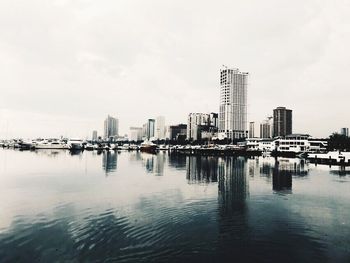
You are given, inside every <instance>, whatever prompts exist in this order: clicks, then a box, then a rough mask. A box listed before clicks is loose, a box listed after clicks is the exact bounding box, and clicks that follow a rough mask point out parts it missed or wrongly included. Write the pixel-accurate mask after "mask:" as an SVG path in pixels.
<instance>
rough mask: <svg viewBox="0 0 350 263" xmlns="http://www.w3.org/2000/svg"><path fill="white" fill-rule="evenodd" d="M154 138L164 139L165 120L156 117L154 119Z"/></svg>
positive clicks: (162, 117) (161, 117)
mask: <svg viewBox="0 0 350 263" xmlns="http://www.w3.org/2000/svg"><path fill="white" fill-rule="evenodd" d="M156 137H157V138H158V139H160V140H163V139H165V118H164V116H158V117H157V118H156Z"/></svg>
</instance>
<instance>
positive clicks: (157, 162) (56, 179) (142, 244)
mask: <svg viewBox="0 0 350 263" xmlns="http://www.w3.org/2000/svg"><path fill="white" fill-rule="evenodd" d="M0 200H1V201H0V261H1V262H39V261H40V262H55V261H56V262H65V261H69V262H96V261H104V262H282V261H283V262H350V170H348V169H344V168H339V167H335V166H333V167H329V166H321V165H318V166H315V165H312V164H308V163H306V162H305V161H303V160H300V159H286V158H280V159H278V160H275V159H274V158H262V157H260V158H252V159H246V158H233V157H225V158H221V157H220V158H218V157H185V156H178V155H169V154H167V153H159V154H157V155H150V154H146V153H138V152H130V153H128V152H122V153H100V154H98V153H96V152H84V153H82V154H75V155H72V154H70V153H69V152H65V151H38V152H19V151H14V150H1V149H0Z"/></svg>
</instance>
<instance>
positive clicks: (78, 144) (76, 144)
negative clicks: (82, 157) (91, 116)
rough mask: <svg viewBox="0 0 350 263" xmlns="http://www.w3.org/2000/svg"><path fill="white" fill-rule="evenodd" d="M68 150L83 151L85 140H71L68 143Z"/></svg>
mask: <svg viewBox="0 0 350 263" xmlns="http://www.w3.org/2000/svg"><path fill="white" fill-rule="evenodd" d="M67 144H68V148H69V150H72V151H74V150H82V149H83V140H82V139H78V138H74V139H69V140H68V142H67Z"/></svg>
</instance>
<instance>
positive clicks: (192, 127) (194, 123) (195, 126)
mask: <svg viewBox="0 0 350 263" xmlns="http://www.w3.org/2000/svg"><path fill="white" fill-rule="evenodd" d="M209 124H210V115H209V114H206V113H190V114H189V115H188V119H187V136H186V138H187V140H194V141H196V140H199V139H200V132H201V126H208V125H209Z"/></svg>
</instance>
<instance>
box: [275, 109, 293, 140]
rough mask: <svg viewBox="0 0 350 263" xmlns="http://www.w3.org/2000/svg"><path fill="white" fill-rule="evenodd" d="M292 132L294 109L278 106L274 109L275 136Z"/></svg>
mask: <svg viewBox="0 0 350 263" xmlns="http://www.w3.org/2000/svg"><path fill="white" fill-rule="evenodd" d="M289 134H292V110H288V109H286V108H285V107H277V108H276V109H274V110H273V136H274V137H276V136H286V135H289Z"/></svg>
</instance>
